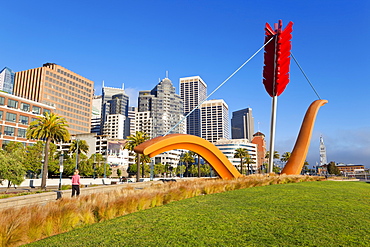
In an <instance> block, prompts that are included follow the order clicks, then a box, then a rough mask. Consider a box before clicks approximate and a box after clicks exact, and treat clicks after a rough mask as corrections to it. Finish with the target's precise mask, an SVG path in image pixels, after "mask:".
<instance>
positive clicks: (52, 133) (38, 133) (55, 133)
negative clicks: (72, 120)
mask: <svg viewBox="0 0 370 247" xmlns="http://www.w3.org/2000/svg"><path fill="white" fill-rule="evenodd" d="M66 122H67V121H66V120H65V118H62V117H60V116H58V115H56V114H54V113H48V112H44V115H43V116H42V117H38V118H37V119H36V120H35V121H33V122H31V124H30V125H29V126H28V128H27V132H26V137H27V139H34V140H46V142H45V158H44V165H43V173H42V180H41V188H42V189H46V176H47V173H48V161H49V147H50V143H51V142H53V141H54V142H55V141H63V142H67V141H69V139H70V135H69V132H68V130H67V127H68V124H67V123H66Z"/></svg>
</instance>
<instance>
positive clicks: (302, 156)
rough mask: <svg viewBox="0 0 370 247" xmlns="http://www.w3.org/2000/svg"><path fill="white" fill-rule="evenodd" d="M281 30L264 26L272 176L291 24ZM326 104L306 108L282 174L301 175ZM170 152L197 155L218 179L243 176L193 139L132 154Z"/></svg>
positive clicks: (163, 139) (175, 138)
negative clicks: (180, 151)
mask: <svg viewBox="0 0 370 247" xmlns="http://www.w3.org/2000/svg"><path fill="white" fill-rule="evenodd" d="M282 26H283V23H282V21H281V20H279V23H277V24H275V25H274V29H273V28H271V26H270V25H269V24H268V23H266V26H265V35H266V36H265V44H264V47H265V54H264V68H263V84H264V86H265V88H266V91H267V93H268V94H269V95H270V96H271V97H272V116H271V134H270V159H269V169H268V171H269V172H272V166H273V163H272V162H273V156H272V155H273V154H274V138H275V122H276V105H277V96H279V95H280V94H282V93H283V91H284V90H285V88H286V86H287V84H288V83H289V65H290V55H291V53H290V50H291V41H290V40H291V38H292V35H291V32H292V30H293V29H292V26H293V23H292V22H289V24H288V25H287V26H286V27H285V29H284V30H283V28H282ZM327 102H328V101H327V100H321V99H319V100H316V101H314V102H313V103H312V104H311V105H310V106H309V108H308V110H307V112H306V115H305V117H304V120H303V123H302V126H301V130H300V132H299V135H298V138H297V141H296V144H295V146H294V149H293V151H292V154H291V158H290V159H289V161H288V163H287V164H286V166H285V167H284V169H283V171H282V173H286V174H296V175H297V174H300V172H301V170H302V168H303V164H304V162H305V160H306V156H307V152H308V148H309V146H310V142H311V136H312V130H313V127H314V124H315V119H316V115H317V113H318V110H319V108H320V107H321V106H323V105H324V104H326V103H327ZM173 149H187V150H190V151H193V152H195V153H197V154H199V155H200V156H202V157H203V158H204V159H205V160H206V161H207V162H208V163H209V164H210V165H211V166H212V168H213V169H214V170H215V171H216V172H217V173H218V175H219V176H220V177H221V178H224V179H231V178H237V177H241V176H242V175H241V174H240V173H239V171H238V170H237V169H236V168H235V167H234V166H233V165H232V164H231V162H230V161H229V160H228V159H227V158H226V156H225V155H224V154H223V153H222V152H221V151H220V150H219V149H218V148H217V147H216V146H215V145H213V144H212V143H210V142H209V141H206V140H204V139H202V138H200V137H197V136H193V135H186V134H169V135H166V136H160V137H156V138H154V139H151V140H149V141H146V142H144V143H142V144H140V145H138V146H137V147H136V148H135V149H134V150H135V152H137V153H141V154H145V155H148V156H149V157H154V156H156V155H157V154H160V153H163V152H166V151H169V150H173Z"/></svg>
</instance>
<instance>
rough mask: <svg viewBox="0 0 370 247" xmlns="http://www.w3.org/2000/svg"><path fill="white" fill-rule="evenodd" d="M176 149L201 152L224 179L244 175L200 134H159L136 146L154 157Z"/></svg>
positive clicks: (137, 150)
mask: <svg viewBox="0 0 370 247" xmlns="http://www.w3.org/2000/svg"><path fill="white" fill-rule="evenodd" d="M174 149H187V150H190V151H193V152H195V153H197V154H199V155H200V156H202V157H203V158H204V159H205V160H206V161H207V162H208V163H209V164H210V165H211V166H212V168H213V169H214V170H215V171H216V172H217V173H218V175H219V176H220V177H221V178H223V179H231V178H238V177H241V176H242V175H241V174H240V173H239V171H238V170H237V169H236V168H235V167H234V166H233V165H232V164H231V162H230V161H229V160H228V159H227V157H226V156H225V155H224V154H223V153H222V152H221V151H220V150H219V149H218V148H217V147H216V146H215V145H213V144H212V143H210V142H209V141H207V140H205V139H202V138H200V137H198V136H193V135H187V134H170V135H167V136H159V137H156V138H153V139H151V140H148V141H146V142H144V143H142V144H140V145H138V146H136V147H135V149H134V150H135V152H137V153H141V154H144V155H148V156H149V157H154V156H156V155H158V154H160V153H163V152H166V151H169V150H174Z"/></svg>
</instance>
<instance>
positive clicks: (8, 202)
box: [0, 181, 163, 210]
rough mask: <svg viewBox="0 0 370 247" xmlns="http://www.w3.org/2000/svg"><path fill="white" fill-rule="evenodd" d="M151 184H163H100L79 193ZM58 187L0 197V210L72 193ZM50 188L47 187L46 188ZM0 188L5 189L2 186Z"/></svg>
mask: <svg viewBox="0 0 370 247" xmlns="http://www.w3.org/2000/svg"><path fill="white" fill-rule="evenodd" d="M153 184H163V182H162V181H150V182H139V183H123V184H115V185H100V186H92V187H85V188H81V194H80V195H90V194H94V193H102V192H109V191H113V190H117V189H122V188H128V187H130V188H135V189H143V188H146V187H150V186H152V185H153ZM57 188H58V187H55V190H53V191H51V192H43V193H37V194H32V195H24V196H14V197H8V198H3V199H0V210H4V209H7V208H19V207H23V206H27V205H33V204H41V205H45V204H46V203H47V202H50V201H55V200H57V199H59V198H61V197H70V196H71V194H72V191H71V190H62V191H58V190H57ZM49 189H52V188H51V187H48V190H49ZM1 190H5V189H4V188H2V189H1ZM38 190H39V189H37V188H32V189H30V188H29V187H26V188H25V187H19V188H16V189H15V188H11V189H10V190H9V192H22V191H24V192H28V191H38Z"/></svg>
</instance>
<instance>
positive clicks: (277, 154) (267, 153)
mask: <svg viewBox="0 0 370 247" xmlns="http://www.w3.org/2000/svg"><path fill="white" fill-rule="evenodd" d="M265 158H266V159H270V151H267V152H266V156H265ZM273 159H280V154H279V152H278V151H274V157H273ZM274 167H275V165H273V169H274Z"/></svg>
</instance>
